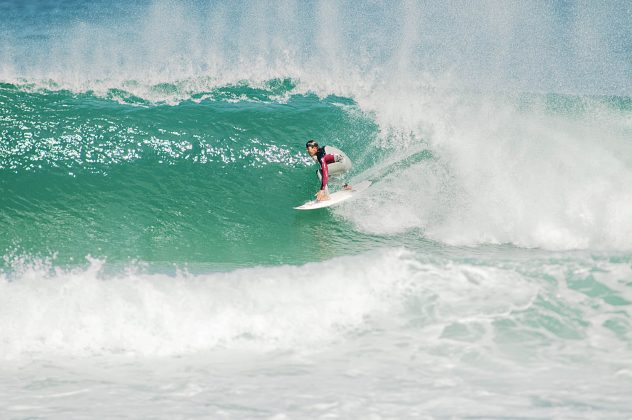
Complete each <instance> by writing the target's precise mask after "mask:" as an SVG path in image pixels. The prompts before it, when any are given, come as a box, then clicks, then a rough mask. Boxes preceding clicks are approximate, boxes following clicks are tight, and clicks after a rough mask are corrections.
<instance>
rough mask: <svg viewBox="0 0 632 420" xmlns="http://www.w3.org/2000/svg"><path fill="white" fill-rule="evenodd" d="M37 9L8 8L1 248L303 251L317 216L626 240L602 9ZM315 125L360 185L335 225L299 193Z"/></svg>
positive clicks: (614, 95) (218, 253) (344, 245)
mask: <svg viewBox="0 0 632 420" xmlns="http://www.w3.org/2000/svg"><path fill="white" fill-rule="evenodd" d="M38 4H39V3H38ZM44 5H47V7H37V5H35V6H34V7H18V6H12V3H4V4H3V6H2V7H3V12H5V13H3V16H4V18H3V19H4V22H6V25H4V26H3V27H4V29H3V31H4V32H3V33H4V37H3V38H4V40H5V41H4V44H3V45H2V48H0V56H1V57H2V60H0V62H2V65H1V66H0V80H2V81H4V84H3V85H2V86H1V87H0V94H1V96H0V99H1V100H2V105H3V106H2V113H3V115H2V122H1V125H0V133H1V134H2V138H3V139H4V141H3V142H2V145H1V146H0V147H1V149H0V151H1V152H2V153H1V154H0V167H1V168H2V174H1V175H0V176H1V178H0V182H1V183H2V186H3V189H4V190H5V191H6V192H7V193H6V194H4V195H3V197H2V198H1V199H0V200H2V203H1V204H2V209H3V211H2V214H1V215H0V216H1V219H0V223H2V224H3V227H4V231H5V232H7V234H6V235H3V238H0V247H1V248H2V249H3V250H5V253H7V252H9V253H14V254H24V253H26V254H33V255H40V256H45V255H49V254H51V253H55V252H57V253H58V256H59V258H60V260H71V259H74V260H82V259H83V257H84V256H85V255H86V254H90V255H95V256H99V257H106V258H110V259H113V260H115V261H116V260H120V261H123V260H126V259H129V258H139V259H143V260H151V261H179V262H182V261H198V262H210V263H214V264H222V263H226V262H228V263H230V264H237V265H240V264H250V263H275V262H292V261H296V262H303V261H307V260H309V255H310V254H312V253H313V252H314V251H312V248H313V246H312V242H313V241H312V235H313V232H318V231H322V230H326V231H328V232H329V235H330V236H331V237H332V239H330V240H331V241H332V242H334V243H336V244H337V245H338V246H339V247H340V251H339V252H345V253H346V252H351V251H350V250H351V249H355V248H357V247H358V245H357V244H358V243H359V244H360V246H359V249H365V248H370V247H371V245H370V243H371V242H378V243H389V241H390V242H394V243H401V242H402V241H405V242H406V241H408V239H409V238H411V237H413V236H419V235H421V236H422V237H423V238H425V239H426V240H430V241H434V242H437V243H439V244H446V245H458V246H461V245H466V246H477V245H484V244H513V245H515V246H519V247H526V248H534V247H535V248H545V249H554V250H568V249H605V250H608V249H614V250H629V249H632V224H630V222H629V216H628V215H629V214H631V212H632V195H631V193H630V191H629V189H628V188H626V185H629V183H630V181H631V180H632V169H631V166H632V165H631V158H630V155H631V154H632V152H631V150H630V149H631V148H632V146H630V142H629V140H628V139H629V136H630V132H631V130H632V128H631V126H630V120H631V119H630V114H631V112H632V106H631V105H630V104H631V102H630V99H629V96H627V95H628V94H629V92H630V89H629V88H630V86H629V81H630V80H632V78H630V77H628V76H629V75H630V67H629V63H630V60H628V58H629V51H627V50H626V49H625V45H627V44H625V43H624V41H625V39H628V38H627V35H629V26H626V25H625V23H626V22H627V21H626V19H625V18H626V16H625V14H623V15H621V14H620V13H616V11H617V10H618V9H616V8H615V6H614V5H600V6H592V7H594V9H593V8H589V9H585V8H584V7H579V6H573V5H566V4H564V5H562V4H560V5H557V4H551V5H540V6H538V7H536V8H531V7H530V10H529V13H526V11H525V10H522V6H518V5H513V6H512V8H507V6H506V5H504V4H503V7H501V8H497V7H496V6H498V5H496V4H495V3H494V2H488V3H485V5H484V6H483V7H482V9H481V10H485V11H487V12H489V13H485V14H483V13H482V12H481V11H480V10H478V9H479V6H478V5H477V6H476V9H477V11H476V12H474V11H473V10H470V9H468V8H467V7H466V8H465V10H462V9H461V8H460V6H463V5H460V6H459V7H456V6H457V5H447V6H446V7H443V6H442V7H441V9H440V10H439V9H437V6H433V5H431V4H424V3H416V2H401V3H397V4H396V5H395V6H394V7H392V8H388V10H385V8H382V7H379V5H378V4H372V5H365V6H366V7H362V8H361V9H362V10H360V8H359V6H357V5H351V4H349V5H338V4H331V3H314V4H311V3H310V4H309V5H303V4H302V3H298V2H296V3H295V2H291V1H288V2H283V3H278V4H276V5H274V6H270V7H268V6H264V5H263V4H260V3H257V2H252V3H249V2H245V3H243V4H240V5H239V6H234V5H230V4H228V3H223V2H212V3H205V2H185V3H183V4H174V3H170V2H159V1H158V2H138V3H134V4H131V5H129V4H127V3H124V2H120V3H117V2H115V3H113V4H110V3H99V2H97V3H96V4H94V5H91V6H89V7H88V6H86V4H84V3H83V2H81V1H76V2H70V3H64V4H63V5H62V4H61V3H60V4H58V3H56V2H50V3H48V2H44ZM40 6H42V5H41V4H40ZM501 9H502V11H501ZM531 9H533V10H531ZM525 16H529V17H528V18H525ZM42 22H46V23H42ZM343 22H344V23H343ZM376 22H380V25H377V24H376ZM424 22H425V23H426V25H423V24H422V23H424ZM518 22H520V24H518ZM25 23H26V24H25ZM588 24H590V25H592V26H587V25H588ZM586 27H593V28H596V29H595V31H597V29H598V30H599V31H598V32H590V31H586V30H585V28H586ZM367 28H370V29H371V30H367ZM581 28H584V29H581ZM533 33H538V36H536V37H533V36H531V35H532V34H533ZM446 34H449V35H450V37H449V38H450V39H451V40H459V41H460V42H458V43H455V42H451V43H447V44H446V42H444V41H445V39H446V37H447V35H446ZM514 45H521V47H520V48H517V49H516V48H514V47H513V46H514ZM464 46H467V48H464ZM526 51H529V52H530V54H526ZM587 58H590V59H587ZM542 63H546V64H547V65H546V68H543V66H542ZM465 70H466V71H465ZM594 74H599V75H600V78H599V79H598V80H596V79H595V78H594V77H593V75H594ZM555 92H557V93H555ZM560 92H565V93H564V94H562V93H560ZM312 137H314V138H318V139H320V140H321V141H322V142H323V143H326V144H327V143H328V144H335V145H337V146H338V147H341V148H343V149H344V150H345V151H346V152H347V153H348V154H349V155H350V156H351V157H352V159H353V160H354V161H355V162H356V167H355V170H354V172H353V173H352V174H350V176H352V177H354V179H355V180H360V179H363V178H370V179H372V180H373V181H374V187H373V189H372V190H371V191H370V192H369V194H370V195H371V199H370V200H362V201H359V202H357V203H356V204H354V205H349V206H345V207H340V208H339V209H336V210H334V214H335V215H336V216H337V217H340V218H341V220H342V222H336V223H333V224H332V223H330V219H329V217H328V216H323V215H322V214H321V215H315V216H314V219H303V218H301V216H298V215H295V214H293V213H292V211H290V210H289V209H290V208H291V207H292V206H294V205H296V204H299V203H301V202H302V201H305V200H307V199H308V198H310V196H311V194H312V193H313V190H314V184H315V180H314V179H313V174H312V171H313V169H308V168H307V166H308V163H309V161H308V160H307V159H306V156H305V155H304V152H303V150H302V145H303V144H304V141H305V140H306V139H308V138H312ZM25 201H26V202H28V203H29V205H28V206H25V204H24V203H25ZM86 226H87V228H86ZM288 226H292V228H288ZM340 226H342V227H340ZM394 237H395V239H394V240H393V238H394ZM208 238H214V240H213V241H209V240H208ZM412 242H413V243H414V242H415V241H414V240H413V241H412ZM270 244H275V249H278V251H275V252H274V255H270V253H269V252H267V250H268V249H269V247H270ZM365 245H366V246H365ZM324 248H328V247H324ZM316 255H321V256H322V257H327V256H330V255H333V254H331V253H328V251H326V249H324V250H322V251H316Z"/></svg>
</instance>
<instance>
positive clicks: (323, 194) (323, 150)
mask: <svg viewBox="0 0 632 420" xmlns="http://www.w3.org/2000/svg"><path fill="white" fill-rule="evenodd" d="M305 147H306V148H307V153H308V154H309V155H310V156H311V157H312V159H314V160H315V161H316V162H317V163H318V164H319V165H320V168H319V169H318V171H317V175H318V178H319V179H320V190H318V192H317V193H316V200H318V201H324V200H329V194H328V193H327V182H328V181H329V175H330V174H332V175H333V174H341V173H344V172H347V171H348V170H349V169H351V160H349V158H348V157H347V156H346V155H345V154H344V153H343V152H342V151H340V150H338V149H336V148H335V147H331V146H323V147H319V146H318V142H316V140H310V141H308V142H307V143H306V144H305ZM330 166H331V167H330ZM343 188H344V189H346V190H350V189H351V186H350V185H348V184H344V186H343Z"/></svg>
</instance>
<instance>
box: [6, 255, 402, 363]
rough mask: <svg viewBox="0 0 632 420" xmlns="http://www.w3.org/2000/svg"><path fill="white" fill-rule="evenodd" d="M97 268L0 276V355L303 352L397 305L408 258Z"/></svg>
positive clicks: (22, 266)
mask: <svg viewBox="0 0 632 420" xmlns="http://www.w3.org/2000/svg"><path fill="white" fill-rule="evenodd" d="M102 268H103V261H99V260H90V264H89V266H88V267H87V268H75V269H69V270H63V269H59V268H53V267H52V266H50V264H35V265H31V264H26V263H18V264H17V269H16V271H15V272H14V273H13V274H12V275H11V278H8V277H6V276H5V277H4V278H1V279H0V289H1V291H0V343H2V345H1V346H0V357H2V358H9V359H11V358H16V357H24V356H27V355H29V354H32V355H36V356H40V357H41V356H42V355H49V356H50V355H55V354H64V355H93V354H113V353H114V354H115V353H124V354H139V355H170V354H180V353H188V352H195V351H204V350H209V349H218V348H232V349H236V348H248V349H253V350H257V349H259V350H260V349H297V348H299V349H300V348H309V346H313V345H316V344H318V343H328V342H331V341H335V340H336V339H338V338H340V337H341V335H344V334H345V333H347V332H349V331H350V330H353V329H355V328H362V326H363V324H365V322H366V320H367V317H371V316H374V315H376V314H379V313H381V312H383V311H388V310H390V309H392V306H393V305H395V306H396V305H397V299H391V298H389V296H392V295H396V294H397V293H398V290H399V289H398V287H401V285H402V284H403V282H404V281H405V280H406V278H407V276H408V274H409V270H410V262H409V261H408V258H407V257H406V253H403V252H402V251H389V252H383V253H378V254H376V255H375V258H371V257H356V258H351V257H348V258H338V259H335V260H332V261H328V262H326V263H318V264H316V263H315V264H308V265H305V266H300V267H294V266H285V267H283V266H282V267H274V268H252V269H242V270H236V271H233V272H230V273H212V274H203V275H191V274H186V273H179V274H177V275H175V276H168V275H161V274H141V273H139V272H136V271H135V270H133V269H132V270H128V271H127V272H126V273H123V274H118V275H106V274H104V273H103V270H102ZM398 285H399V286H398Z"/></svg>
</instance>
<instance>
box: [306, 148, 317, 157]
mask: <svg viewBox="0 0 632 420" xmlns="http://www.w3.org/2000/svg"><path fill="white" fill-rule="evenodd" d="M307 153H309V155H310V156H314V155H315V154H316V153H318V147H316V146H307Z"/></svg>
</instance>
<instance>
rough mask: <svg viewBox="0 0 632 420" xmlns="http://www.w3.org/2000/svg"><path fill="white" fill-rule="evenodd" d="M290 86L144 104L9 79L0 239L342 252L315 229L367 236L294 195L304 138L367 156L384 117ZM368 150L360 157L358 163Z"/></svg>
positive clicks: (129, 248) (27, 245)
mask: <svg viewBox="0 0 632 420" xmlns="http://www.w3.org/2000/svg"><path fill="white" fill-rule="evenodd" d="M292 88H293V85H292V84H291V83H289V82H287V81H272V82H269V83H268V84H267V86H264V87H252V86H248V85H247V84H244V85H238V86H228V87H222V88H218V89H217V90H214V91H211V92H206V93H205V95H207V96H206V97H205V99H202V100H200V101H199V102H196V101H195V100H194V99H191V100H187V101H183V102H181V103H179V104H177V105H166V104H147V103H145V104H142V106H139V104H138V103H120V102H118V101H115V100H113V99H112V98H109V97H105V98H104V97H98V96H96V95H94V94H92V93H90V92H88V93H81V94H76V93H72V92H69V91H29V90H25V89H22V88H17V87H15V86H7V85H4V86H3V87H1V88H0V102H1V104H2V107H1V109H2V110H3V111H2V112H3V115H2V123H1V125H0V132H1V133H2V138H3V139H5V141H3V142H2V144H1V145H0V170H1V172H0V186H1V188H2V191H3V194H2V196H1V197H0V210H1V211H0V225H1V229H2V232H3V235H2V237H1V238H0V250H2V251H4V254H5V255H9V254H27V255H36V256H48V255H52V254H55V255H56V258H57V261H58V263H65V262H68V263H70V262H73V261H78V260H82V259H83V258H84V257H85V256H86V255H92V256H99V257H105V258H107V259H108V260H109V261H111V262H113V261H114V262H115V261H126V260H130V259H141V260H144V261H153V262H164V263H167V264H170V263H173V262H176V263H177V262H192V263H195V262H199V263H209V264H212V265H213V264H215V265H221V264H228V265H231V266H234V265H249V264H258V263H263V264H265V263H282V262H295V261H308V260H310V259H313V258H314V257H318V255H320V256H321V257H322V258H326V257H328V256H331V255H333V251H332V250H331V249H330V248H329V246H324V244H321V245H316V246H314V244H313V241H314V238H315V237H319V236H320V235H319V233H318V232H319V231H321V232H326V235H327V236H328V238H329V239H328V241H330V242H329V243H338V246H340V247H342V248H344V247H345V246H346V247H348V248H353V249H354V250H361V249H363V247H362V246H359V247H357V243H358V242H362V241H365V240H366V243H367V246H369V245H370V244H371V243H372V241H373V239H371V238H363V237H362V236H361V235H359V234H357V233H354V234H351V233H349V231H350V227H349V226H346V225H345V224H344V223H342V224H336V225H334V224H332V223H331V218H332V217H333V216H332V215H331V214H329V213H326V212H323V213H320V214H315V215H311V216H309V217H304V216H301V215H297V214H296V212H295V211H294V210H293V209H292V207H293V206H295V205H297V204H299V203H301V202H303V201H306V200H307V199H309V198H310V197H311V196H312V194H313V193H314V191H315V190H316V189H317V180H316V177H315V176H314V171H315V167H312V165H313V163H312V162H311V160H310V159H308V156H307V155H306V154H305V152H304V144H305V141H306V140H307V139H309V138H317V139H319V140H321V141H322V142H323V143H325V144H327V143H329V144H336V145H337V146H339V147H341V148H343V149H344V150H345V151H347V153H349V155H350V156H353V157H355V156H361V152H362V153H364V151H365V149H366V143H367V139H371V138H373V137H375V136H376V135H377V127H376V125H375V123H374V122H373V121H372V120H371V119H370V117H368V116H366V115H363V114H362V113H360V112H358V110H357V106H356V105H355V103H354V102H353V101H352V100H350V99H348V98H340V97H333V96H332V97H327V98H324V99H321V98H319V97H317V96H316V95H312V94H290V92H291V89H292ZM286 94H287V95H288V96H287V97H285V98H283V99H278V98H277V97H278V96H279V95H286ZM201 97H202V96H200V98H201ZM198 99H199V98H198ZM131 102H134V101H131ZM368 164H370V160H369V159H365V162H363V161H362V159H360V160H357V161H356V169H355V172H354V173H356V174H357V173H358V172H359V171H362V169H363V168H364V167H366V166H367V165H368ZM345 244H346V245H345Z"/></svg>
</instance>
